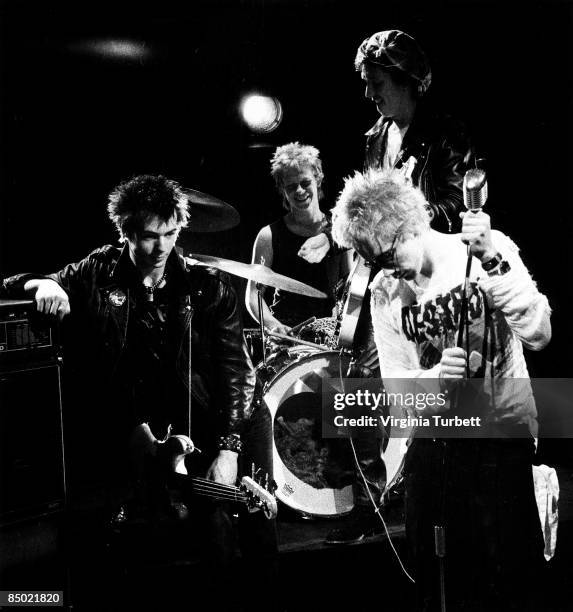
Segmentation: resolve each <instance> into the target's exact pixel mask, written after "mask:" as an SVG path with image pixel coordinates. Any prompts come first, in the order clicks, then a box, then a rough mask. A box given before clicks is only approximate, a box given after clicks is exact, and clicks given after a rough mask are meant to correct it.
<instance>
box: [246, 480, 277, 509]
mask: <svg viewBox="0 0 573 612" xmlns="http://www.w3.org/2000/svg"><path fill="white" fill-rule="evenodd" d="M269 488H270V489H272V486H271V487H269ZM239 489H241V491H243V493H245V495H246V504H247V507H248V509H249V512H256V511H257V510H262V511H263V512H264V513H265V516H266V517H267V518H268V519H271V518H275V517H276V515H277V500H276V499H275V496H274V495H273V494H272V493H271V491H269V490H268V489H265V487H263V486H262V485H260V484H258V483H257V482H255V481H254V480H253V479H252V478H249V476H243V478H241V484H240V485H239Z"/></svg>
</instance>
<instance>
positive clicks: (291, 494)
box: [263, 351, 355, 516]
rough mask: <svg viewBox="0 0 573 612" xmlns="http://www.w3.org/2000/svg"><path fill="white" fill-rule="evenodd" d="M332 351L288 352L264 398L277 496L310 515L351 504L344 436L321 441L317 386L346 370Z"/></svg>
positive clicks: (341, 509) (343, 510) (345, 364)
mask: <svg viewBox="0 0 573 612" xmlns="http://www.w3.org/2000/svg"><path fill="white" fill-rule="evenodd" d="M348 361H349V358H348V357H346V356H343V357H340V355H339V354H338V353H337V352H335V351H328V352H317V353H311V354H309V353H308V352H299V353H296V352H295V353H293V355H292V362H291V363H289V364H287V365H286V366H285V367H284V368H283V369H282V370H281V372H280V373H279V374H277V375H276V376H275V377H274V378H273V380H272V382H271V384H270V385H269V387H268V389H267V391H266V393H265V394H264V396H263V400H264V402H265V404H266V405H267V407H268V409H269V411H270V413H271V416H272V421H273V461H274V478H275V480H276V482H277V485H278V488H277V492H276V495H277V498H278V499H280V500H281V501H282V502H284V503H285V504H286V505H287V506H289V507H291V508H293V509H295V510H298V511H300V512H303V513H304V514H307V515H311V516H337V515H342V514H345V513H347V512H350V510H352V508H353V506H354V496H353V491H352V483H353V481H354V479H355V478H354V468H353V461H352V454H351V449H350V444H349V443H348V440H346V439H345V438H337V439H322V437H321V431H322V386H323V384H327V383H326V380H327V379H329V378H337V377H339V376H340V375H341V374H342V375H344V374H345V373H346V369H347V367H348Z"/></svg>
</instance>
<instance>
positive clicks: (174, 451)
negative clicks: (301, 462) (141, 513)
mask: <svg viewBox="0 0 573 612" xmlns="http://www.w3.org/2000/svg"><path fill="white" fill-rule="evenodd" d="M193 452H200V451H199V449H197V448H195V445H194V444H193V442H192V440H191V438H189V437H188V436H183V435H170V434H168V435H167V436H166V438H165V439H164V440H158V439H157V438H156V437H155V436H154V435H153V433H152V432H151V429H150V428H149V425H148V424H147V423H142V424H141V425H138V426H137V427H136V428H135V429H134V431H133V434H132V436H131V441H130V455H131V458H132V461H133V465H134V467H135V469H136V471H137V472H138V476H139V479H140V480H144V479H145V465H146V462H148V461H149V459H150V458H151V459H152V460H154V461H155V462H156V464H157V465H159V466H160V468H161V470H162V472H163V473H164V474H165V482H166V484H168V485H169V486H170V487H171V486H173V488H177V489H180V490H182V491H185V492H186V493H191V494H192V495H200V496H204V497H210V498H211V499H217V500H222V501H224V500H226V501H231V502H237V503H239V504H244V505H245V506H246V507H247V509H248V511H249V512H257V511H259V510H261V511H262V512H263V513H264V515H265V516H266V517H267V518H269V519H271V518H275V517H276V515H277V502H276V499H275V496H274V495H273V492H272V491H271V490H269V489H272V488H273V484H274V483H271V484H270V485H269V483H268V478H267V479H266V480H267V483H266V486H265V485H263V483H262V479H260V481H259V482H257V481H256V480H255V474H253V477H249V476H243V477H242V478H241V480H240V482H239V484H238V485H226V484H221V483H218V482H215V481H213V480H209V479H208V478H201V477H198V476H190V475H189V474H188V473H187V468H186V466H185V456H186V455H189V454H191V453H193Z"/></svg>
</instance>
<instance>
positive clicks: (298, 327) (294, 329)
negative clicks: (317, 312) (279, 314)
mask: <svg viewBox="0 0 573 612" xmlns="http://www.w3.org/2000/svg"><path fill="white" fill-rule="evenodd" d="M315 321H316V317H310V319H307V320H306V321H303V322H302V323H299V324H298V325H295V326H294V327H292V328H291V330H290V333H291V334H292V335H293V336H295V335H296V334H298V332H299V331H301V330H302V328H303V327H306V326H307V325H310V324H311V323H314V322H315Z"/></svg>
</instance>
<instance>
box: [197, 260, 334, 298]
mask: <svg viewBox="0 0 573 612" xmlns="http://www.w3.org/2000/svg"><path fill="white" fill-rule="evenodd" d="M189 257H190V258H191V259H196V260H197V261H198V262H199V263H200V264H201V265H204V266H209V267H211V268H217V270H222V271H223V272H227V273H228V274H233V275H234V276H240V277H241V278H246V279H247V280H251V281H254V282H256V283H261V285H265V286H267V287H273V288H275V289H281V290H282V291H288V292H290V293H297V294H298V295H306V296H307V297H313V298H326V297H327V295H326V293H323V292H322V291H319V290H318V289H315V288H314V287H311V286H310V285H305V284H304V283H301V282H300V281H297V280H295V279H294V278H289V277H288V276H283V275H282V274H277V273H276V272H273V271H272V270H271V269H270V268H269V267H268V266H263V265H262V264H246V263H242V262H240V261H233V260H232V259H223V258H221V257H213V256H212V255H195V254H193V255H189Z"/></svg>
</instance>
